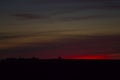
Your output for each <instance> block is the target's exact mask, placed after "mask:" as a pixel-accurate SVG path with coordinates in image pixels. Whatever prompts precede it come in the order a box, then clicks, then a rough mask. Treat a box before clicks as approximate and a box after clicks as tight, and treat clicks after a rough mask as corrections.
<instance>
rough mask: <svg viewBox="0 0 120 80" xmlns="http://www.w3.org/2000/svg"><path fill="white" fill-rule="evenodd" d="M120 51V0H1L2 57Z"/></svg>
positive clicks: (119, 53)
mask: <svg viewBox="0 0 120 80" xmlns="http://www.w3.org/2000/svg"><path fill="white" fill-rule="evenodd" d="M81 55H82V56H83V55H99V56H100V55H117V56H119V55H120V1H119V0H0V58H11V57H15V58H18V57H24V58H31V57H38V58H40V59H48V58H56V57H58V56H62V57H64V58H77V59H78V58H80V56H81Z"/></svg>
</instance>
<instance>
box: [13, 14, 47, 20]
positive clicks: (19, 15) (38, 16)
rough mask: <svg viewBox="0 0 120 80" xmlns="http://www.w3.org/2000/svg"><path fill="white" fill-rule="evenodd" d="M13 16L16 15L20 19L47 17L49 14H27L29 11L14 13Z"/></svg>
mask: <svg viewBox="0 0 120 80" xmlns="http://www.w3.org/2000/svg"><path fill="white" fill-rule="evenodd" d="M12 16H15V17H16V18H18V19H23V20H24V19H25V20H26V19H28V20H30V19H46V18H48V17H49V16H47V15H36V14H27V13H19V14H13V15H12Z"/></svg>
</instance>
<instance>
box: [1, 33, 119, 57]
mask: <svg viewBox="0 0 120 80" xmlns="http://www.w3.org/2000/svg"><path fill="white" fill-rule="evenodd" d="M79 37H80V36H78V38H76V39H75V38H74V39H70V38H66V39H61V40H59V41H57V42H51V43H34V44H31V45H29V46H19V47H15V48H11V49H6V50H0V56H1V57H9V56H12V57H18V56H23V57H32V56H37V57H40V58H48V57H50V56H51V57H53V56H56V57H57V56H59V55H62V56H64V55H80V54H89V55H90V54H114V53H120V35H110V36H85V37H86V38H83V39H80V38H79ZM82 37H83V36H82Z"/></svg>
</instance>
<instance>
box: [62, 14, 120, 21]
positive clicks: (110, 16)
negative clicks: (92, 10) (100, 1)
mask: <svg viewBox="0 0 120 80" xmlns="http://www.w3.org/2000/svg"><path fill="white" fill-rule="evenodd" d="M115 17H120V16H118V15H117V16H112V15H93V16H81V17H78V16H76V17H75V16H74V17H70V16H69V17H61V18H60V20H62V21H72V20H87V19H100V18H115Z"/></svg>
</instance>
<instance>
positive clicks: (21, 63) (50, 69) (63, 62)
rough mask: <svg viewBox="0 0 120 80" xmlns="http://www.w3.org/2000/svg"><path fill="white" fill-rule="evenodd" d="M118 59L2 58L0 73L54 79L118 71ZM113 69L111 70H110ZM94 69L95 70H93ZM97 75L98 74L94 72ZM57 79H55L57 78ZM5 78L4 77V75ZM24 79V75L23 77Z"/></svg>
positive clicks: (60, 79)
mask: <svg viewBox="0 0 120 80" xmlns="http://www.w3.org/2000/svg"><path fill="white" fill-rule="evenodd" d="M119 64H120V61H119V60H72V59H61V58H59V59H45V60H43V59H37V58H31V59H24V58H19V59H14V58H11V59H4V60H1V61H0V73H2V75H5V76H6V75H12V76H13V77H14V76H15V75H17V76H19V77H18V78H21V77H23V75H24V76H25V77H28V78H30V77H34V78H36V77H37V78H39V79H41V78H42V79H43V78H44V80H45V79H56V80H58V79H59V80H62V79H63V78H64V79H65V77H67V79H70V77H72V76H74V77H76V76H78V77H80V76H81V74H82V75H83V74H84V75H90V74H93V73H94V74H96V72H99V73H102V74H103V73H104V74H105V72H107V73H108V72H110V71H114V72H116V71H117V72H119V68H120V65H119ZM112 69H113V70H112ZM94 70H95V71H94ZM96 75H98V74H96ZM56 77H57V78H58V79H57V78H56ZM4 78H6V77H4ZM23 79H24V77H23Z"/></svg>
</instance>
